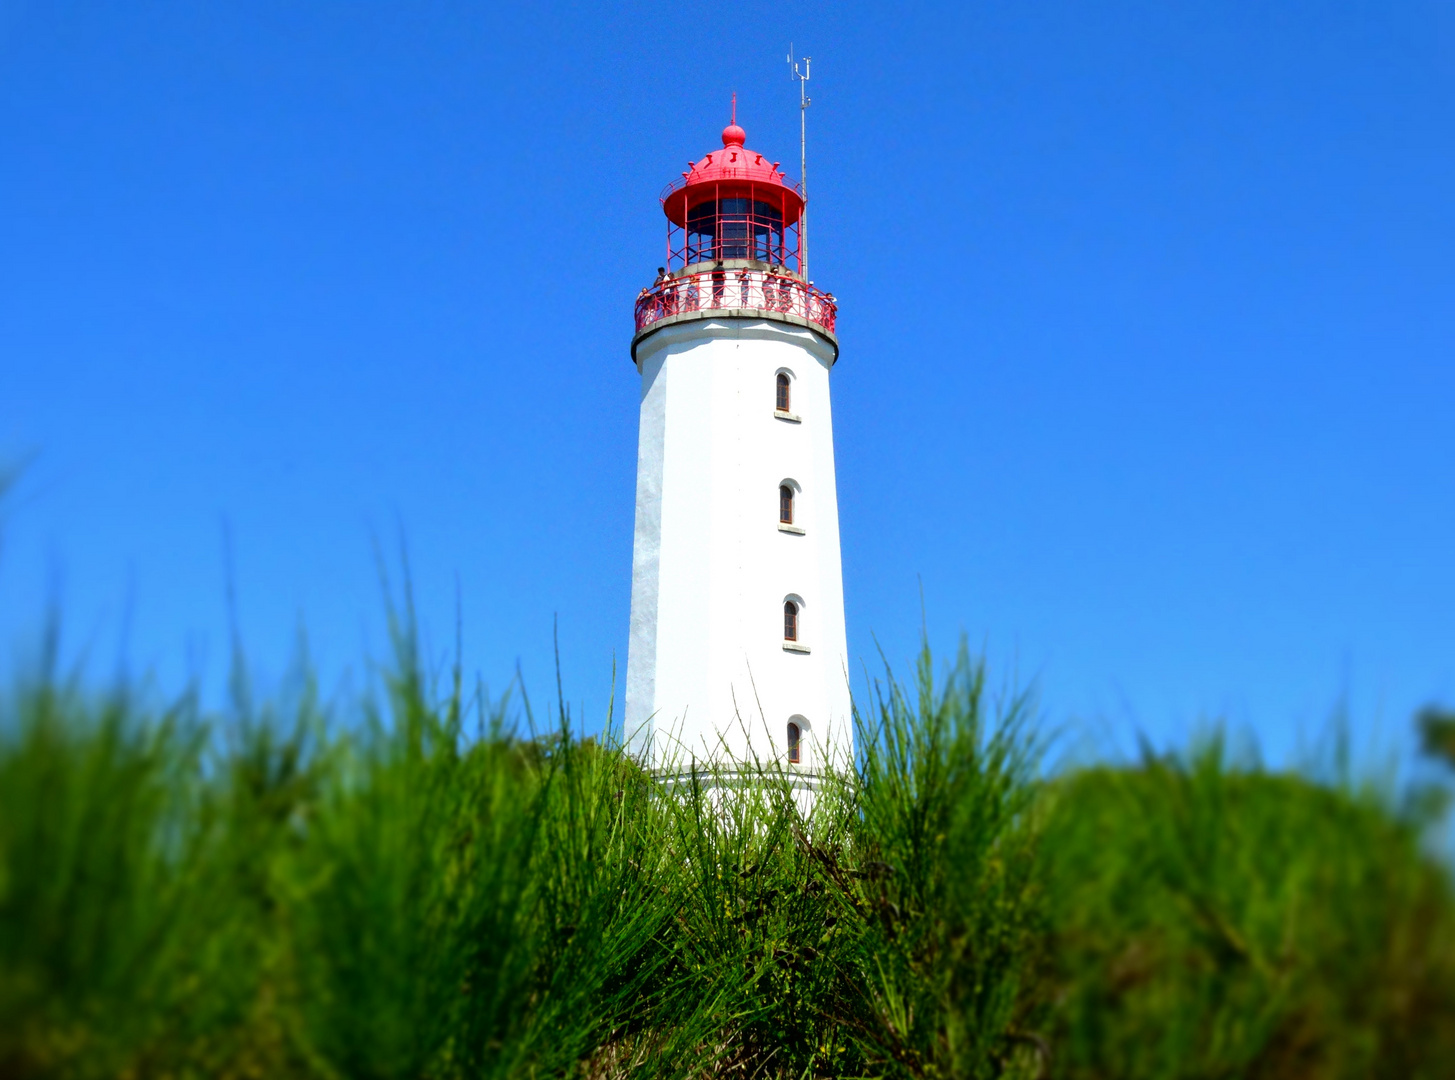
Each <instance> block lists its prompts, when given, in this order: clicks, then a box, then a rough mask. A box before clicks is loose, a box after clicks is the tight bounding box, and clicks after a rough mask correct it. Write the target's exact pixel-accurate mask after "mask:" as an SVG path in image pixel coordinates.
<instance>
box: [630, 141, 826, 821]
mask: <svg viewBox="0 0 1455 1080" xmlns="http://www.w3.org/2000/svg"><path fill="white" fill-rule="evenodd" d="M661 203H662V211H663V214H664V215H665V216H666V219H667V241H666V254H665V259H664V265H663V266H662V267H661V268H659V270H658V273H657V278H656V281H655V282H654V283H653V284H652V285H651V286H650V287H648V288H645V289H643V290H642V291H641V293H640V294H639V295H638V297H637V301H636V309H635V324H636V325H635V333H634V335H633V337H632V342H631V356H632V360H633V362H634V363H635V365H636V368H637V371H638V372H639V373H640V376H641V417H640V434H639V441H638V449H637V488H636V529H635V535H634V540H633V551H632V596H631V636H630V642H629V647H628V653H627V681H626V716H625V728H626V730H625V734H626V738H627V743H628V747H629V748H630V749H631V751H632V752H633V753H634V755H635V756H636V757H637V758H638V760H640V761H642V762H643V763H644V764H646V765H648V767H649V768H651V769H652V770H653V771H654V772H655V773H656V774H657V775H659V776H662V777H664V778H665V779H669V780H670V779H672V778H674V777H678V778H680V777H682V776H684V775H686V774H688V773H689V771H690V770H692V769H694V768H696V769H699V770H701V769H703V768H704V766H706V767H708V768H710V770H711V772H712V773H713V774H714V775H715V776H717V777H723V776H727V777H732V776H733V775H734V774H735V773H738V772H740V771H741V770H743V769H745V768H751V769H756V768H758V767H760V766H764V765H767V766H770V767H771V766H774V765H777V766H781V768H782V769H783V770H784V771H785V772H786V773H787V775H788V776H790V777H791V778H792V781H793V784H794V786H795V788H797V789H799V790H800V791H802V792H804V793H806V794H807V795H808V797H809V798H811V794H809V793H811V792H812V791H813V790H814V789H816V788H817V787H818V785H819V783H820V781H821V779H822V777H823V776H824V775H825V773H826V771H828V770H831V769H834V768H835V767H836V766H839V765H844V764H847V763H848V762H849V761H850V759H851V756H852V724H851V715H850V713H851V705H850V697H849V684H848V679H849V674H848V650H847V645H846V641H845V634H844V598H843V571H842V568H841V565H840V556H839V513H838V498H837V494H836V487H835V478H834V436H833V417H832V411H831V408H830V395H829V384H830V381H831V380H830V374H831V372H832V371H833V367H834V364H835V362H836V361H837V360H838V355H839V342H838V337H837V335H836V332H835V325H836V318H837V314H838V310H837V305H836V302H835V300H834V297H833V295H832V294H830V293H827V292H824V291H822V290H820V289H818V288H815V287H814V284H813V283H812V282H811V281H808V280H807V279H806V276H805V274H804V265H803V254H804V231H803V221H804V206H805V195H804V192H803V189H802V187H801V186H800V185H798V184H795V183H793V182H792V181H791V180H790V179H789V178H788V177H787V176H786V175H785V174H784V173H783V171H782V170H781V169H780V168H779V163H778V162H776V161H769V160H767V159H766V158H765V157H764V156H763V155H762V154H760V153H757V152H756V151H754V150H750V149H749V148H748V147H747V144H746V135H745V133H744V131H743V129H742V128H741V127H739V126H738V125H737V122H736V116H734V118H733V122H732V123H731V124H729V126H728V127H727V128H725V129H724V130H723V133H722V147H721V149H715V150H713V151H712V152H711V153H708V154H707V155H706V156H705V157H703V158H701V159H700V160H696V161H693V162H691V163H689V167H688V168H687V170H686V171H684V172H683V173H682V175H681V176H680V177H679V178H678V179H676V180H674V181H672V182H671V183H670V184H669V185H668V186H667V187H666V189H665V190H664V191H663V192H662V194H661Z"/></svg>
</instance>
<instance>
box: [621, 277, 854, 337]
mask: <svg viewBox="0 0 1455 1080" xmlns="http://www.w3.org/2000/svg"><path fill="white" fill-rule="evenodd" d="M697 311H727V312H746V313H750V314H766V315H768V316H769V317H770V318H771V317H772V315H773V314H779V315H796V316H798V317H799V318H800V319H803V320H804V321H805V322H808V323H811V324H812V325H814V326H817V327H821V328H822V329H824V330H827V331H828V332H829V333H830V334H832V333H834V326H835V324H836V322H837V321H838V314H839V307H838V302H837V301H836V300H835V299H834V296H833V294H832V293H826V292H823V291H821V290H819V289H816V288H814V287H813V286H812V285H810V284H808V283H807V282H805V281H800V280H799V279H798V278H796V277H790V276H789V275H787V274H769V273H767V272H765V271H763V270H752V269H748V268H746V267H741V268H740V267H731V266H730V267H724V268H723V269H721V270H704V271H702V272H700V273H696V274H682V275H680V276H678V277H669V278H664V279H663V280H662V281H660V282H658V283H657V284H655V285H653V286H652V287H651V288H650V289H643V290H642V291H641V294H640V295H639V296H638V297H637V306H636V323H637V332H638V333H640V332H641V331H643V330H645V329H646V328H647V327H649V326H651V325H652V324H653V323H654V322H657V321H658V320H661V319H665V318H667V317H669V316H672V315H685V314H687V313H688V312H697Z"/></svg>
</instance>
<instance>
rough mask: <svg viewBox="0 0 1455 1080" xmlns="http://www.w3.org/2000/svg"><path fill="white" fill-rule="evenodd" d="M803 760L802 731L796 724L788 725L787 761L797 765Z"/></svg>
mask: <svg viewBox="0 0 1455 1080" xmlns="http://www.w3.org/2000/svg"><path fill="white" fill-rule="evenodd" d="M802 760H803V732H801V731H799V729H798V725H797V724H794V723H790V724H789V725H788V762H789V764H790V765H797V764H798V763H799V762H800V761H802Z"/></svg>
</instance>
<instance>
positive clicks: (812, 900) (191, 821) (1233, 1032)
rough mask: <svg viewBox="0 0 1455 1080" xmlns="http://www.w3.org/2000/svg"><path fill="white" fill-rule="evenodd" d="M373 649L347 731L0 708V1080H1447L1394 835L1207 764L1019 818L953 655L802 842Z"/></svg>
mask: <svg viewBox="0 0 1455 1080" xmlns="http://www.w3.org/2000/svg"><path fill="white" fill-rule="evenodd" d="M395 629H396V634H395V644H396V647H395V655H394V658H393V660H392V663H391V664H390V665H389V667H388V670H387V674H386V675H385V676H384V677H383V678H382V679H381V682H380V685H379V687H378V689H377V691H376V693H374V694H373V695H372V696H370V697H368V698H366V699H364V700H362V701H353V702H350V701H343V702H332V703H328V704H327V706H325V704H324V703H322V702H320V701H319V700H318V697H317V695H316V693H314V691H313V690H312V688H311V687H310V686H309V685H308V684H307V683H306V681H305V682H304V684H303V685H302V687H301V689H298V690H297V691H296V692H294V693H292V694H289V695H283V696H280V697H279V698H278V699H277V700H274V701H270V702H261V703H255V702H252V701H250V699H249V697H248V695H247V694H246V693H245V692H244V691H245V690H246V685H245V680H243V679H242V678H241V677H239V681H238V691H239V692H238V693H237V695H236V704H235V705H234V707H232V708H231V709H230V710H228V711H226V712H224V713H221V714H218V715H208V714H204V713H203V711H202V710H201V709H200V708H199V706H198V705H197V703H196V701H195V700H194V699H192V698H191V697H183V698H182V699H180V700H179V701H177V702H175V703H173V704H171V705H168V706H165V707H158V706H156V705H155V704H153V703H152V702H150V701H149V700H148V699H147V698H146V697H144V696H138V695H128V694H126V693H122V692H117V693H112V694H96V693H93V692H91V691H89V690H87V689H86V688H85V685H84V684H83V683H82V682H81V681H79V680H65V679H60V678H57V677H54V676H44V677H39V678H37V679H34V680H32V681H30V682H23V683H20V684H17V685H15V686H13V687H11V688H10V689H9V691H8V693H7V694H6V695H5V696H4V697H3V703H0V1077H6V1078H8V1077H80V1078H85V1077H253V1076H256V1077H282V1078H287V1077H379V1078H393V1077H411V1078H423V1077H430V1078H435V1077H438V1078H448V1077H548V1076H563V1077H564V1076H582V1077H586V1076H591V1077H607V1076H627V1075H630V1076H641V1077H678V1076H681V1077H687V1076H724V1077H727V1076H733V1077H743V1078H748V1077H792V1078H800V1077H813V1076H902V1077H925V1078H931V1077H935V1078H938V1077H992V1076H1010V1077H1028V1078H1029V1077H1036V1076H1064V1077H1108V1078H1111V1077H1116V1078H1122V1077H1144V1076H1145V1077H1181V1076H1188V1077H1193V1076H1195V1077H1204V1076H1205V1077H1214V1076H1217V1077H1238V1076H1279V1077H1345V1076H1347V1077H1364V1076H1400V1077H1422V1076H1431V1077H1433V1076H1442V1075H1450V1072H1449V1063H1450V1062H1452V1061H1455V1042H1452V1040H1455V904H1452V899H1451V888H1450V881H1449V878H1448V876H1447V874H1446V871H1445V869H1444V868H1443V866H1442V865H1441V864H1440V863H1439V862H1438V861H1437V860H1436V859H1435V858H1434V857H1433V856H1431V855H1430V854H1429V853H1428V851H1427V847H1428V845H1427V844H1426V843H1425V836H1424V834H1423V832H1422V829H1423V827H1424V826H1423V825H1422V823H1421V822H1422V820H1424V819H1417V818H1415V817H1412V816H1407V815H1402V814H1401V813H1400V812H1399V810H1398V808H1397V807H1396V806H1395V804H1394V802H1393V800H1392V799H1390V798H1388V797H1386V796H1381V795H1378V794H1377V793H1374V792H1372V791H1367V790H1361V789H1358V788H1356V787H1353V786H1351V785H1348V784H1340V783H1334V784H1324V783H1317V782H1315V781H1313V780H1310V779H1306V778H1301V777H1299V776H1295V775H1280V774H1275V773H1270V772H1267V771H1264V770H1262V769H1260V768H1258V767H1256V766H1254V765H1251V764H1240V763H1238V762H1236V761H1234V760H1231V759H1230V758H1229V756H1228V755H1227V754H1226V753H1225V752H1224V751H1223V749H1222V747H1221V745H1220V744H1219V743H1218V742H1216V741H1213V742H1211V743H1209V744H1208V745H1206V746H1203V747H1201V748H1198V749H1195V750H1193V751H1191V752H1190V753H1189V754H1188V755H1187V756H1186V757H1185V758H1182V759H1163V758H1150V757H1149V758H1148V759H1147V760H1146V761H1144V762H1141V763H1138V764H1135V765H1132V766H1106V765H1103V766H1095V767H1088V768H1082V769H1078V770H1075V771H1070V772H1067V773H1065V774H1064V775H1061V776H1058V777H1055V778H1052V779H1050V780H1047V779H1045V778H1044V777H1043V776H1042V774H1041V771H1040V767H1039V762H1038V758H1037V745H1036V742H1035V731H1034V729H1033V721H1034V716H1033V714H1032V706H1031V703H1030V701H1029V699H1027V698H1026V697H1025V696H1016V695H1009V696H1006V697H1004V698H1003V699H1002V700H1000V701H998V702H996V701H993V700H992V696H991V695H989V694H987V691H986V685H985V671H984V668H983V666H982V665H981V664H980V663H979V662H978V661H976V660H975V659H973V658H972V657H971V656H969V655H968V654H967V653H966V652H964V651H963V650H962V652H961V653H960V654H959V655H958V656H957V657H956V658H955V660H954V661H953V662H952V663H950V664H948V665H946V666H945V667H944V668H943V669H942V670H940V671H938V673H937V672H936V670H935V668H934V667H933V665H932V662H931V659H930V657H929V655H928V652H926V653H925V654H924V655H923V656H922V657H921V658H920V660H919V663H918V667H917V669H916V670H915V671H914V673H913V674H912V676H911V677H910V678H909V680H908V681H907V682H901V681H898V680H896V679H895V678H894V677H893V676H892V674H891V673H888V672H886V674H885V676H884V678H883V679H882V680H881V682H880V684H878V685H877V686H876V687H873V688H871V690H870V691H869V692H868V693H866V694H865V695H863V696H861V698H860V700H859V701H858V703H857V706H858V710H859V712H858V716H857V718H856V721H857V747H858V759H857V764H856V770H855V774H854V775H852V776H844V777H839V778H837V779H836V780H834V781H832V782H830V783H829V785H828V786H827V787H826V789H825V790H824V791H823V793H822V794H821V797H820V799H819V801H818V804H817V807H816V809H815V811H814V813H813V815H812V816H811V817H810V818H808V819H806V820H805V819H803V818H801V817H800V816H799V815H798V813H797V812H796V811H795V810H794V809H793V806H794V804H793V796H792V790H791V786H790V784H789V781H788V778H787V777H786V776H784V775H783V774H782V772H781V771H780V770H779V769H778V768H777V767H776V766H774V765H772V764H765V765H760V766H759V767H758V769H757V773H756V775H755V776H754V777H752V779H751V782H749V783H747V784H742V785H739V786H738V787H736V788H735V789H734V790H733V791H732V793H731V794H728V795H723V794H721V793H719V794H716V795H714V794H712V793H711V791H710V788H711V784H710V783H708V782H706V781H710V780H711V779H712V778H711V777H710V776H707V777H704V781H705V782H704V783H702V784H700V785H685V786H680V787H678V788H675V789H673V790H672V791H671V792H670V793H667V792H664V791H663V789H661V788H659V787H658V786H657V785H656V784H655V783H654V782H653V781H651V780H650V779H649V778H648V777H647V776H645V775H644V774H643V773H642V772H641V771H640V770H639V769H638V768H637V767H636V766H635V765H634V764H633V763H632V761H631V760H630V759H628V758H627V757H626V756H625V755H624V754H623V753H622V752H621V751H620V750H619V749H618V748H617V746H616V744H615V742H614V741H613V738H612V736H611V727H610V725H609V724H608V735H607V736H606V737H604V738H602V739H588V740H583V739H580V738H578V737H576V736H575V735H573V734H572V726H573V722H572V718H571V717H570V716H569V715H568V714H567V713H566V710H565V709H564V708H559V709H558V710H557V712H556V715H555V716H553V717H552V718H551V719H550V721H549V722H545V721H542V725H541V726H542V727H544V728H545V729H546V732H545V733H544V734H536V735H531V734H529V733H528V732H527V733H524V734H523V733H521V732H520V731H518V730H517V729H516V728H515V727H514V726H513V723H512V718H514V717H516V716H517V715H518V714H517V712H516V710H515V709H514V708H513V707H512V706H511V704H510V702H508V701H504V702H495V703H493V704H492V703H490V702H487V701H485V700H484V698H483V695H481V694H480V693H478V692H467V691H466V689H465V688H464V687H463V685H462V681H461V679H460V678H459V676H458V674H457V673H455V674H454V675H453V677H447V678H446V679H444V680H443V684H442V685H436V683H435V682H433V681H432V680H431V679H430V678H428V677H427V675H426V673H425V671H424V670H423V668H422V665H421V663H420V661H419V658H418V656H417V653H416V651H415V648H414V635H413V633H412V629H411V627H410V625H409V619H408V617H407V612H406V613H404V615H403V616H402V617H401V618H400V619H399V620H398V621H397V622H396V626H395ZM1442 1068H1443V1069H1444V1070H1445V1071H1443V1072H1442V1071H1441V1069H1442Z"/></svg>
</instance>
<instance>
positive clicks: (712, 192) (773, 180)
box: [632, 103, 838, 355]
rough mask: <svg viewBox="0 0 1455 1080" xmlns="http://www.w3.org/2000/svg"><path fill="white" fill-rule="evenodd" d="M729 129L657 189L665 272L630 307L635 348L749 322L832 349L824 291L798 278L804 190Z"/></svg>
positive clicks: (832, 316) (831, 319)
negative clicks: (803, 335)
mask: <svg viewBox="0 0 1455 1080" xmlns="http://www.w3.org/2000/svg"><path fill="white" fill-rule="evenodd" d="M733 111H734V117H733V122H732V123H730V124H729V125H728V126H727V127H725V128H724V129H723V132H722V149H721V150H714V151H713V152H712V153H710V154H708V155H707V156H706V157H704V158H703V159H702V160H701V161H694V162H690V163H689V165H688V168H687V170H686V171H685V172H683V173H682V176H681V178H679V179H677V180H674V181H673V182H672V183H670V184H668V185H667V187H666V188H665V189H664V190H663V192H662V211H663V213H664V214H665V215H666V217H667V258H666V265H665V266H664V267H662V268H660V269H659V272H658V276H657V280H656V281H655V282H653V284H652V286H651V287H650V288H647V289H643V290H642V291H641V293H640V294H639V295H638V297H637V304H636V331H637V333H636V338H635V339H634V341H633V344H632V353H633V355H635V353H636V341H640V340H641V339H642V338H643V337H645V336H646V335H647V334H648V333H650V332H651V331H653V330H655V329H658V328H659V327H661V326H663V325H667V324H668V323H669V322H671V323H675V322H681V321H684V320H686V319H690V318H714V317H728V316H738V317H754V318H771V319H776V320H778V321H782V322H790V323H796V324H798V325H805V326H809V327H811V328H812V329H814V330H816V331H818V332H820V333H822V334H823V335H824V336H826V337H827V338H828V339H829V340H830V341H831V342H833V344H834V347H835V349H836V350H837V347H838V341H837V339H836V338H835V337H834V324H835V322H836V317H837V308H836V305H835V301H834V298H833V296H832V294H829V293H824V292H821V291H820V290H818V289H816V288H814V287H813V285H812V284H811V283H810V282H807V281H805V280H804V279H803V276H802V265H803V264H802V255H803V208H804V202H805V200H804V194H803V188H802V186H801V185H799V184H795V183H793V182H792V181H790V180H789V178H788V176H787V175H785V174H784V172H783V170H782V169H780V168H779V163H778V162H776V161H768V160H767V159H766V158H764V156H763V155H762V154H760V153H757V152H756V151H753V150H749V149H748V147H747V144H746V138H747V136H746V133H745V132H744V131H743V129H742V128H740V127H738V124H737V117H736V111H737V110H736V103H734V110H733Z"/></svg>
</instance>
